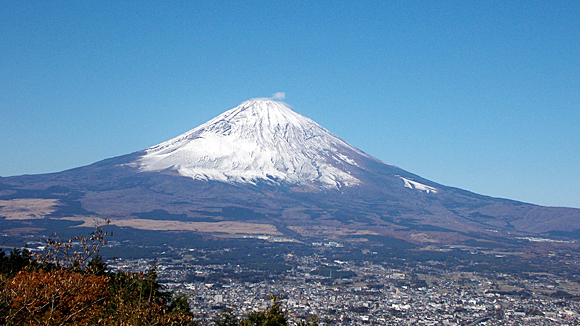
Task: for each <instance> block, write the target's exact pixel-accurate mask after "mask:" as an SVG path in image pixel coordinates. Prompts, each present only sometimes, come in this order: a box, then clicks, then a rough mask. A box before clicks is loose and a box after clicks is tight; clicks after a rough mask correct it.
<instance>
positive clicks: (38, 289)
mask: <svg viewBox="0 0 580 326" xmlns="http://www.w3.org/2000/svg"><path fill="white" fill-rule="evenodd" d="M107 235H108V234H107V233H106V232H104V231H103V228H102V227H98V226H97V227H96V229H95V231H94V232H92V233H91V234H90V235H89V236H88V237H74V238H72V239H70V240H68V241H61V240H59V239H58V238H56V239H48V240H47V245H46V249H45V250H44V252H43V253H40V254H36V255H33V254H31V253H30V252H29V251H27V250H23V251H20V250H14V251H12V252H11V253H10V255H9V256H6V254H5V253H4V252H3V251H0V324H2V325H47V326H48V325H119V326H122V325H123V326H124V325H192V324H193V323H192V322H191V320H192V315H191V313H190V312H189V304H188V303H187V298H186V297H184V296H178V295H174V294H172V293H170V292H164V291H162V286H161V284H159V283H158V281H157V270H156V266H155V265H153V266H151V268H150V269H149V271H148V272H146V273H132V272H116V273H113V272H109V271H107V268H106V264H105V263H104V262H103V261H102V259H101V257H100V256H99V255H98V252H99V248H100V247H101V246H103V245H104V244H106V241H105V236H107Z"/></svg>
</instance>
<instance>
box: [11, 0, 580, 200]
mask: <svg viewBox="0 0 580 326" xmlns="http://www.w3.org/2000/svg"><path fill="white" fill-rule="evenodd" d="M578 17H580V2H579V1H577V0H576V1H401V2H394V1H248V2H237V1H191V2H178V1H171V2H167V3H166V2H160V1H123V2H121V1H2V2H0V158H1V159H0V175H1V176H10V175H20V174H36V173H45V172H55V171H62V170H65V169H69V168H73V167H78V166H82V165H87V164H90V163H93V162H96V161H99V160H102V159H105V158H109V157H113V156H118V155H123V154H127V153H131V152H134V151H138V150H141V149H145V148H147V147H150V146H152V145H155V144H157V143H160V142H162V141H164V140H167V139H169V138H171V137H174V136H176V135H178V134H180V133H182V132H185V131H187V130H189V129H192V128H194V127H196V126H198V125H199V124H201V123H203V122H205V121H207V120H209V119H211V118H213V117H214V116H216V115H218V114H220V113H222V112H223V111H225V110H228V109H230V108H232V107H235V106H237V105H238V104H239V103H241V102H242V101H244V100H247V99H250V98H254V97H267V96H271V95H272V94H273V93H275V92H285V93H286V100H285V102H287V103H289V104H290V105H292V106H293V107H294V109H295V111H296V112H298V113H300V114H303V115H305V116H307V117H309V118H311V119H313V120H315V121H316V122H318V123H320V124H321V125H322V126H324V127H326V128H327V129H329V130H330V131H332V132H333V133H335V134H336V135H338V136H339V137H341V138H343V139H344V140H346V141H348V142H349V143H351V144H353V145H355V146H357V147H359V148H360V149H362V150H363V151H365V152H367V153H369V154H371V155H373V156H375V157H377V158H379V159H381V160H383V161H385V162H387V163H389V164H393V165H397V166H399V167H401V168H403V169H406V170H408V171H410V172H413V173H416V174H418V175H421V176H423V177H425V178H427V179H430V180H433V181H435V182H439V183H442V184H445V185H450V186H455V187H460V188H463V189H467V190H470V191H473V192H477V193H481V194H485V195H491V196H495V197H504V198H510V199H515V200H520V201H525V202H531V203H536V204H541V205H550V206H572V207H580V23H579V22H578Z"/></svg>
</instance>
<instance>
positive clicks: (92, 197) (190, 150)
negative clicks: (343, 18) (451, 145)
mask: <svg viewBox="0 0 580 326" xmlns="http://www.w3.org/2000/svg"><path fill="white" fill-rule="evenodd" d="M0 217H3V218H4V223H3V224H4V225H5V227H4V232H11V231H10V230H23V229H24V230H25V229H26V225H29V226H30V225H32V226H34V223H35V222H38V221H41V220H42V221H44V224H43V225H44V226H43V228H47V226H46V225H49V224H50V223H48V222H50V221H54V222H55V223H56V222H58V221H69V222H74V223H76V224H82V223H85V224H84V225H88V224H90V222H91V221H92V219H94V218H108V219H111V220H112V224H115V225H117V226H119V227H131V228H134V229H140V230H165V231H189V232H196V233H203V234H210V235H214V236H227V237H241V236H247V235H272V236H278V237H282V238H292V239H306V238H312V239H315V238H349V237H350V238H364V237H365V236H375V235H380V236H391V237H397V238H401V239H405V240H407V241H411V242H413V241H414V242H433V243H458V242H461V241H465V240H466V239H470V238H474V237H475V238H477V237H487V236H490V237H494V238H505V239H510V238H513V237H517V236H530V235H533V236H563V237H577V236H578V234H579V232H578V230H580V210H579V209H573V208H555V207H542V206H538V205H532V204H526V203H521V202H517V201H512V200H507V199H500V198H492V197H488V196H482V195H478V194H475V193H472V192H469V191H465V190H461V189H457V188H453V187H447V186H444V185H441V184H438V183H435V182H433V181H430V180H427V179H424V178H421V177H420V176H417V175H415V174H412V173H410V172H407V171H405V170H403V169H401V168H398V167H396V166H392V165H389V164H386V163H384V162H381V161H380V160H378V159H376V158H373V157H372V156H370V155H368V154H366V153H364V152H362V151H360V150H359V149H357V148H355V147H354V146H352V145H350V144H348V143H346V142H345V141H343V140H341V139H340V138H338V137H337V136H335V135H333V134H332V133H330V132H329V131H328V130H326V129H324V128H323V127H321V126H320V125H318V124H317V123H316V122H314V121H312V120H310V119H308V118H306V117H304V116H302V115H300V114H298V113H296V112H294V111H292V110H291V109H290V108H289V107H288V106H287V105H286V104H284V103H282V102H278V101H274V100H270V99H252V100H249V101H246V102H244V103H242V104H241V105H239V106H238V107H236V108H233V109H231V110H229V111H226V112H225V113H223V114H221V115H219V116H217V117H216V118H214V119H212V120H210V121H208V122H207V123H205V124H203V125H201V126H199V127H197V128H194V129H192V130H190V131H188V132H186V133H184V134H182V135H180V136H178V137H175V138H173V139H171V140H168V141H166V142H164V143H161V144H159V145H156V146H153V147H150V148H148V149H146V150H143V151H139V152H135V153H132V154H128V155H124V156H120V157H115V158H111V159H107V160H103V161H100V162H97V163H94V164H92V165H88V166H84V167H79V168H75V169H71V170H67V171H63V172H59V173H51V174H42V175H24V176H14V177H5V178H0ZM8 222H9V223H8ZM18 223H20V224H21V225H19V224H18ZM26 223H28V224H26ZM47 223H48V224H47ZM8 225H9V226H8ZM32 226H30V227H29V229H30V228H32ZM29 231H30V230H29ZM13 232H17V231H13ZM22 232H25V231H22Z"/></svg>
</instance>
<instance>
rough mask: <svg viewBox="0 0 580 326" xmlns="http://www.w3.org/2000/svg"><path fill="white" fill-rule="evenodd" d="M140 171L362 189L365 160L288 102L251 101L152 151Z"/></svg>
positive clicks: (227, 179) (231, 181)
mask: <svg viewBox="0 0 580 326" xmlns="http://www.w3.org/2000/svg"><path fill="white" fill-rule="evenodd" d="M145 152H146V153H145V155H143V156H142V157H141V158H140V159H139V160H138V161H137V162H136V163H137V164H138V165H139V167H140V169H141V171H161V170H166V169H172V170H175V171H177V173H179V174H180V175H183V176H187V177H191V178H194V179H201V180H216V181H223V182H230V183H252V184H255V183H256V182H257V181H259V180H265V181H268V182H273V183H278V184H279V183H288V184H312V185H318V186H322V187H325V188H340V187H345V186H352V185H357V184H359V183H360V180H358V179H357V178H355V177H354V176H352V175H351V172H350V170H351V169H352V168H353V167H354V166H357V163H356V158H355V157H352V156H361V155H362V156H365V157H368V156H367V155H366V154H364V153H362V152H361V151H359V150H358V149H356V148H355V147H353V146H351V145H349V144H348V143H346V142H344V141H342V140H341V139H340V138H338V137H336V136H334V135H333V134H332V133H330V132H329V131H328V130H326V129H324V128H323V127H321V126H320V125H318V124H317V123H316V122H314V121H312V120H310V119H308V118H306V117H304V116H302V115H300V114H298V113H296V112H294V111H292V110H291V109H290V108H289V107H288V106H287V105H286V104H285V103H283V102H279V101H274V100H271V99H252V100H248V101H246V102H243V103H242V104H240V105H239V106H237V107H235V108H233V109H231V110H229V111H226V112H224V113H223V114H221V115H219V116H217V117H216V118H214V119H212V120H210V121H208V122H206V123H204V124H202V125H201V126H199V127H197V128H195V129H192V130H190V131H188V132H186V133H184V134H182V135H180V136H177V137H175V138H173V139H171V140H169V141H166V142H164V143H161V144H159V145H156V146H153V147H150V148H149V149H147V150H146V151H145Z"/></svg>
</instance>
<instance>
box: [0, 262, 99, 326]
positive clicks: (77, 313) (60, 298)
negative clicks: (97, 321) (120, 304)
mask: <svg viewBox="0 0 580 326" xmlns="http://www.w3.org/2000/svg"><path fill="white" fill-rule="evenodd" d="M107 282H108V280H107V278H106V277H104V276H95V275H92V274H81V273H75V272H71V271H67V270H56V271H44V270H39V271H20V272H19V273H18V274H17V275H16V276H15V277H14V278H12V279H11V280H10V281H9V282H8V284H7V290H8V295H9V296H10V299H11V308H12V314H11V316H10V317H9V318H10V319H12V321H21V322H24V323H25V324H28V323H30V324H40V325H59V324H62V323H69V322H77V323H80V322H83V323H84V322H87V323H88V322H89V321H90V320H91V319H92V318H93V317H96V316H98V314H99V313H100V310H101V307H100V306H99V305H98V304H99V303H101V302H103V301H104V300H106V299H107V297H108V295H109V294H108V291H107Z"/></svg>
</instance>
